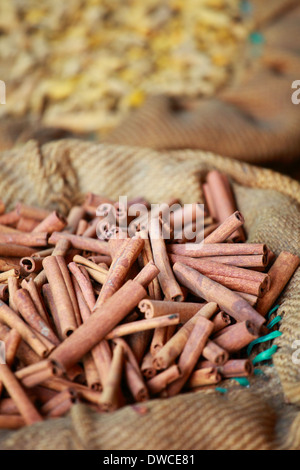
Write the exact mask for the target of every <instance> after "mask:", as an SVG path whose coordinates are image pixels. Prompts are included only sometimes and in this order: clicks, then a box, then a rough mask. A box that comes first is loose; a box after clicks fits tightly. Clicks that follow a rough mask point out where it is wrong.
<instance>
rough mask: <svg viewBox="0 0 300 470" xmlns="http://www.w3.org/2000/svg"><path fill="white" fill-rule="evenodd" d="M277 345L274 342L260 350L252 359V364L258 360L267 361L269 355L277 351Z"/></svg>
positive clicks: (269, 357)
mask: <svg viewBox="0 0 300 470" xmlns="http://www.w3.org/2000/svg"><path fill="white" fill-rule="evenodd" d="M277 347H278V346H277V345H276V344H274V345H273V346H272V347H271V348H269V349H266V351H262V352H261V353H259V354H258V355H257V356H256V357H255V358H254V359H253V360H252V364H253V365H255V364H257V363H258V362H262V361H268V360H269V359H271V357H272V356H273V354H274V353H275V352H276V351H277Z"/></svg>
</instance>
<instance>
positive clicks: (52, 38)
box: [0, 0, 259, 137]
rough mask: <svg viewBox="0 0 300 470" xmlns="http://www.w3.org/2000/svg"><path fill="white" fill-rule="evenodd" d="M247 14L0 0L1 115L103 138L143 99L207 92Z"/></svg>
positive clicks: (225, 69) (232, 64) (124, 3)
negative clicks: (3, 85) (4, 98)
mask: <svg viewBox="0 0 300 470" xmlns="http://www.w3.org/2000/svg"><path fill="white" fill-rule="evenodd" d="M251 18H252V6H251V4H250V2H248V1H247V0H246V1H245V0H243V1H239V0H164V1H160V0H143V1H142V2H141V1H139V0H102V1H101V0H69V1H68V2H60V1H53V0H44V1H43V2H41V1H39V0H27V1H26V2H24V1H23V0H2V1H1V3H0V78H1V80H3V81H4V82H5V83H6V87H7V90H6V94H7V101H6V105H5V106H1V107H0V117H2V118H3V117H6V118H8V117H10V118H15V122H17V119H18V120H20V118H24V117H25V116H26V117H34V118H39V119H41V120H42V124H43V125H45V126H56V127H57V126H59V127H62V128H64V129H68V130H70V131H74V132H78V133H84V134H89V133H95V134H96V137H102V136H103V135H105V134H106V133H107V132H108V131H111V130H112V129H113V128H114V127H115V126H116V125H118V124H119V123H120V122H121V120H122V119H123V118H124V117H125V116H126V114H127V112H128V111H130V110H131V109H135V108H138V107H140V106H141V105H143V104H144V101H145V99H146V97H147V96H149V95H168V96H181V97H182V96H186V97H188V98H195V97H197V98H199V97H209V96H212V95H213V94H214V93H215V92H216V90H218V89H220V88H221V87H223V86H224V85H225V84H228V82H229V81H230V80H232V79H233V78H234V76H235V74H236V73H237V71H238V69H239V67H240V66H241V63H242V62H243V60H244V59H243V57H242V52H243V51H244V46H245V42H247V41H249V37H250V36H249V35H250V33H251V31H252V29H251V28H252V24H251ZM252 39H253V38H252ZM254 39H255V41H256V42H259V37H258V36H257V37H255V38H254Z"/></svg>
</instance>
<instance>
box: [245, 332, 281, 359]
mask: <svg viewBox="0 0 300 470" xmlns="http://www.w3.org/2000/svg"><path fill="white" fill-rule="evenodd" d="M281 335H282V333H281V331H272V332H271V333H268V334H267V335H265V336H260V337H259V338H256V339H254V340H253V341H251V343H250V344H249V345H248V348H247V354H248V356H250V353H251V351H252V349H253V346H255V345H256V344H259V343H264V342H265V341H269V340H271V339H274V338H277V337H278V336H281Z"/></svg>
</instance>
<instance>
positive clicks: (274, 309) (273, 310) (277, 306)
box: [267, 304, 280, 320]
mask: <svg viewBox="0 0 300 470" xmlns="http://www.w3.org/2000/svg"><path fill="white" fill-rule="evenodd" d="M279 307H280V305H279V304H277V305H275V307H273V308H272V309H271V310H270V311H269V312H268V314H267V318H268V320H269V318H270V316H271V315H272V313H274V312H276V310H278V309H279Z"/></svg>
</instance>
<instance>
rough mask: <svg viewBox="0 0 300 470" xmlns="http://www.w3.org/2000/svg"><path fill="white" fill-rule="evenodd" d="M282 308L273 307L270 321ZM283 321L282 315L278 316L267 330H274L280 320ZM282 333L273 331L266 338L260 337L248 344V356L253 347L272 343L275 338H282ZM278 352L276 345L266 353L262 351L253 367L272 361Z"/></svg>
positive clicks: (255, 359) (269, 314)
mask: <svg viewBox="0 0 300 470" xmlns="http://www.w3.org/2000/svg"><path fill="white" fill-rule="evenodd" d="M279 307H280V305H279V304H277V305H275V307H273V308H272V309H271V310H270V311H269V312H268V314H267V318H268V319H269V318H270V316H271V315H272V314H273V313H274V312H276V311H277V310H278V308H279ZM281 319H282V317H281V316H280V315H277V316H276V317H275V318H274V319H273V320H272V321H270V323H269V325H267V328H268V329H271V328H273V326H274V325H276V324H277V323H278V322H280V320H281ZM281 335H282V333H281V332H280V331H272V332H271V333H268V334H266V335H264V336H260V337H259V338H256V339H254V340H253V341H251V343H250V344H248V347H247V354H248V356H249V355H250V353H251V351H252V349H253V347H254V346H255V345H256V344H259V343H264V342H265V341H270V340H272V339H275V338H278V337H279V336H281ZM276 351H277V346H276V345H273V346H272V347H271V348H269V349H267V350H266V351H262V352H261V353H259V354H258V355H257V356H256V357H255V358H254V359H253V360H252V363H253V365H254V364H257V363H258V362H261V361H267V360H268V359H271V357H272V355H273V354H274V353H275V352H276Z"/></svg>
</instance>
